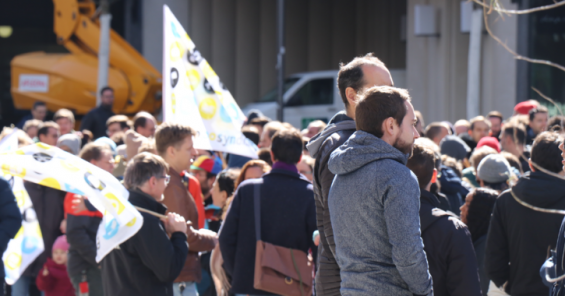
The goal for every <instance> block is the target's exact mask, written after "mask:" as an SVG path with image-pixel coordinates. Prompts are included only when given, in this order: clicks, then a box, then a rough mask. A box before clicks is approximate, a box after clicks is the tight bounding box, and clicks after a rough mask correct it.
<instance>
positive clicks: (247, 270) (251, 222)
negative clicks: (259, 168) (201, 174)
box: [219, 169, 316, 295]
mask: <svg viewBox="0 0 565 296" xmlns="http://www.w3.org/2000/svg"><path fill="white" fill-rule="evenodd" d="M261 179H263V184H262V185H261V191H260V192H261V193H260V194H261V239H262V240H263V241H265V242H268V243H271V244H274V245H277V246H282V247H286V248H292V249H298V250H301V251H304V252H307V251H308V249H310V248H312V247H313V246H314V245H313V243H312V233H313V232H314V231H315V230H316V210H315V204H314V192H313V191H312V184H311V183H310V182H309V181H308V180H307V179H306V178H304V177H301V176H300V174H298V173H295V172H291V171H288V170H284V169H273V170H271V172H269V173H267V174H265V175H263V177H262V178H261ZM258 180H259V179H251V180H247V181H245V182H243V183H241V185H239V188H238V189H237V192H236V193H235V196H234V199H233V202H232V204H231V207H230V209H229V212H228V214H227V216H226V220H225V221H224V224H223V225H222V229H220V239H219V240H220V250H221V252H222V256H223V258H224V269H225V271H226V273H227V274H228V275H229V276H231V278H232V281H231V285H232V288H231V292H232V293H234V294H255V295H268V294H271V293H268V292H265V291H260V290H255V289H254V288H253V277H254V274H255V272H254V270H255V250H256V242H257V239H256V237H255V218H254V205H253V191H254V189H253V187H254V184H255V183H257V182H258Z"/></svg>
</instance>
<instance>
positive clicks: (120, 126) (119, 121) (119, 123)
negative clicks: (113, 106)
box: [106, 115, 130, 138]
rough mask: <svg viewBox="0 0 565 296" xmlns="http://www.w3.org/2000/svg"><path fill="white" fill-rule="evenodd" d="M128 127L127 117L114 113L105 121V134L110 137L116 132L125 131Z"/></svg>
mask: <svg viewBox="0 0 565 296" xmlns="http://www.w3.org/2000/svg"><path fill="white" fill-rule="evenodd" d="M129 129H130V126H129V118H128V117H127V116H125V115H114V116H112V117H110V118H108V120H107V121H106V134H107V135H108V138H112V136H113V135H114V134H116V133H120V132H122V133H125V132H127V131H128V130H129Z"/></svg>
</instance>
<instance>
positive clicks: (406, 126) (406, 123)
mask: <svg viewBox="0 0 565 296" xmlns="http://www.w3.org/2000/svg"><path fill="white" fill-rule="evenodd" d="M404 106H405V107H406V115H404V119H403V120H402V124H401V125H400V133H399V135H398V137H397V138H396V141H395V142H394V145H393V146H394V147H395V148H396V149H398V150H400V152H402V153H404V154H410V156H412V150H413V149H414V140H416V139H417V138H419V137H420V133H418V130H417V129H416V123H417V122H418V118H417V117H416V115H414V107H412V104H411V103H410V102H408V101H406V102H404Z"/></svg>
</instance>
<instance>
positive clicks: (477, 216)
mask: <svg viewBox="0 0 565 296" xmlns="http://www.w3.org/2000/svg"><path fill="white" fill-rule="evenodd" d="M471 195H472V196H473V200H472V201H471V204H470V205H469V209H468V212H467V227H468V228H469V232H470V233H471V239H472V240H473V242H475V241H476V240H478V239H479V238H481V237H482V236H485V235H486V234H487V232H488V227H489V224H490V217H491V214H492V210H493V209H494V203H495V202H496V199H497V198H498V192H496V191H494V190H492V189H486V188H477V189H474V190H473V191H471Z"/></svg>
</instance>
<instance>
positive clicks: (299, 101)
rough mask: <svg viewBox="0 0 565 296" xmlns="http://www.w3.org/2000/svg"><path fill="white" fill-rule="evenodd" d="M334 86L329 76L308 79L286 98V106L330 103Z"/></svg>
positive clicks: (331, 102)
mask: <svg viewBox="0 0 565 296" xmlns="http://www.w3.org/2000/svg"><path fill="white" fill-rule="evenodd" d="M334 88H335V84H334V80H333V79H331V78H325V79H316V80H312V81H309V82H308V83H306V84H304V85H303V86H302V87H301V88H300V89H299V90H298V91H297V92H296V93H295V94H294V95H293V96H292V98H290V100H288V102H287V103H286V106H287V107H296V106H308V105H332V104H333V96H334Z"/></svg>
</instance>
